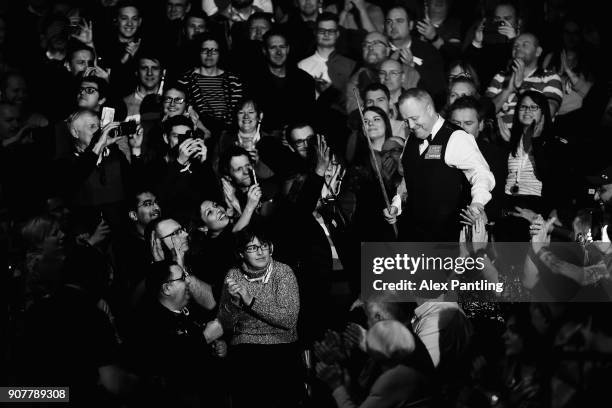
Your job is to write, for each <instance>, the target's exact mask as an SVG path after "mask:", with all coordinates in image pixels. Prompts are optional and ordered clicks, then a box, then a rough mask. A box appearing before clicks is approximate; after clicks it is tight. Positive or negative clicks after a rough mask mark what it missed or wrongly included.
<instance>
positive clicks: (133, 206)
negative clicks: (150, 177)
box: [128, 187, 154, 211]
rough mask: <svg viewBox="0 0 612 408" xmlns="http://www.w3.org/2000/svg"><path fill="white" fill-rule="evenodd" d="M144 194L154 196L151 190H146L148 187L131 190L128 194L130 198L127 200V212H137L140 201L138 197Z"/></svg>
mask: <svg viewBox="0 0 612 408" xmlns="http://www.w3.org/2000/svg"><path fill="white" fill-rule="evenodd" d="M145 193H149V194H153V195H154V193H153V189H151V188H148V187H140V188H135V189H134V190H132V192H131V193H130V198H129V200H128V211H136V210H138V204H140V200H139V199H138V196H140V195H142V194H145Z"/></svg>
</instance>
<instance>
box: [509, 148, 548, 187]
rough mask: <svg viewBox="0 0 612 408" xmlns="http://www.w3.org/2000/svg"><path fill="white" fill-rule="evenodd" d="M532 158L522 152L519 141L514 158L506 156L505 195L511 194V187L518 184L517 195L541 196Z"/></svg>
mask: <svg viewBox="0 0 612 408" xmlns="http://www.w3.org/2000/svg"><path fill="white" fill-rule="evenodd" d="M533 163H534V157H533V154H532V153H529V154H528V155H527V154H526V153H525V151H524V150H523V141H522V140H521V142H520V144H519V148H518V150H517V152H516V157H514V156H513V155H512V153H510V154H509V155H508V178H507V179H506V188H505V192H506V194H510V195H511V194H512V191H511V189H512V187H513V186H515V185H517V184H518V187H519V189H518V192H517V193H516V194H518V195H531V196H538V197H540V196H541V195H542V182H541V181H540V180H538V179H537V177H536V176H535V171H534V167H533Z"/></svg>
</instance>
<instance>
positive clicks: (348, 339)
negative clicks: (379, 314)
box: [342, 323, 366, 352]
mask: <svg viewBox="0 0 612 408" xmlns="http://www.w3.org/2000/svg"><path fill="white" fill-rule="evenodd" d="M342 339H343V340H344V345H345V346H346V348H347V349H349V350H350V349H356V348H358V349H360V350H361V351H363V352H365V351H366V342H365V339H366V330H365V329H364V328H363V327H361V326H360V325H358V324H357V323H349V324H348V325H347V326H346V329H344V333H342Z"/></svg>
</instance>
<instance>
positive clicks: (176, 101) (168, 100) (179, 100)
mask: <svg viewBox="0 0 612 408" xmlns="http://www.w3.org/2000/svg"><path fill="white" fill-rule="evenodd" d="M163 101H164V103H167V104H168V105H172V102H174V104H175V105H182V104H184V103H185V98H171V97H169V96H166V97H165V98H164V99H163Z"/></svg>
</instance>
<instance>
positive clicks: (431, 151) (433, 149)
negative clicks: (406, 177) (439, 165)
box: [425, 145, 442, 160]
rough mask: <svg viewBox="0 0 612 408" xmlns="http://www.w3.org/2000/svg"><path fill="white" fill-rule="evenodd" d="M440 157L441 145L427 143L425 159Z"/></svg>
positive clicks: (437, 158)
mask: <svg viewBox="0 0 612 408" xmlns="http://www.w3.org/2000/svg"><path fill="white" fill-rule="evenodd" d="M441 158H442V145H429V148H428V149H427V151H426V152H425V160H428V159H430V160H440V159H441Z"/></svg>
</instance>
